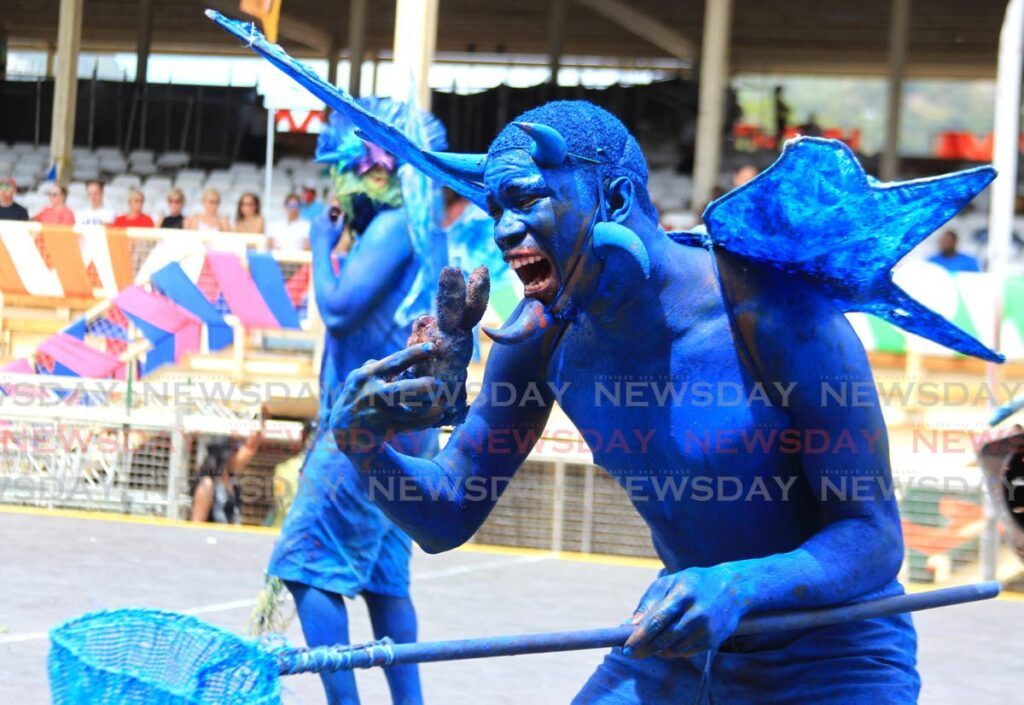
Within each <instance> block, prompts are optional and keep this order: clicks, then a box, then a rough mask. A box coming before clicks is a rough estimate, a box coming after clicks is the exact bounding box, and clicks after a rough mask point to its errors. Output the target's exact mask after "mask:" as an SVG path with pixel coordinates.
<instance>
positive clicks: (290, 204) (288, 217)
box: [270, 193, 309, 250]
mask: <svg viewBox="0 0 1024 705" xmlns="http://www.w3.org/2000/svg"><path fill="white" fill-rule="evenodd" d="M301 211H302V201H301V200H300V199H299V197H298V196H296V195H295V194H294V193H292V194H288V197H287V198H285V199H284V212H285V220H279V221H277V222H275V223H272V224H271V226H270V245H271V247H273V248H274V249H275V250H308V249H309V221H308V220H305V219H304V218H302V217H300V216H301Z"/></svg>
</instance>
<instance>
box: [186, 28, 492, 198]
mask: <svg viewBox="0 0 1024 705" xmlns="http://www.w3.org/2000/svg"><path fill="white" fill-rule="evenodd" d="M206 16H207V17H209V18H210V19H211V20H213V21H214V22H216V23H217V24H218V25H220V27H221V28H223V29H225V30H227V31H228V32H229V33H230V34H232V35H234V36H235V37H237V38H238V39H240V40H241V41H242V42H244V43H245V44H246V46H248V47H249V48H250V49H252V50H253V51H255V52H256V53H257V54H259V55H261V56H262V57H263V58H265V59H266V60H267V61H269V62H270V63H272V64H273V65H274V66H276V67H277V68H279V69H281V70H282V71H284V72H285V73H286V74H288V75H289V76H290V77H291V78H292V79H293V80H294V81H295V82H297V83H298V84H299V85H301V86H302V87H303V88H305V89H306V90H308V91H309V92H310V93H312V94H313V95H315V96H316V97H317V98H319V99H320V100H322V101H323V102H324V103H326V104H327V105H329V106H330V107H331V109H332V110H337V111H338V112H341V113H344V114H345V115H346V116H347V117H348V119H349V120H350V121H351V122H352V124H353V125H355V126H356V128H357V129H358V131H359V133H361V134H360V136H362V137H364V138H365V139H366V141H367V142H372V143H373V144H375V145H377V146H378V147H381V148H382V149H386V150H387V151H389V152H391V153H392V154H394V155H395V156H396V157H398V158H399V159H400V160H401V161H403V162H408V163H410V164H412V165H414V166H415V167H416V168H417V169H419V170H420V171H422V172H423V173H424V174H426V175H427V176H429V177H430V178H432V179H434V180H435V181H437V182H438V183H440V184H443V185H445V186H450V187H452V188H453V189H454V190H455V191H458V192H459V193H461V194H462V195H463V196H465V197H466V198H468V199H469V200H470V201H472V202H473V203H475V204H477V205H478V206H480V207H481V208H486V207H487V194H486V191H485V190H484V188H483V186H482V185H481V184H479V183H475V182H472V181H470V180H468V179H460V178H455V177H453V176H452V174H451V173H449V171H446V169H445V166H444V163H443V162H442V161H441V159H440V158H439V157H438V156H437V155H436V154H433V153H431V152H430V151H428V150H426V149H423V148H421V147H419V146H417V145H415V144H413V143H412V142H411V141H410V140H409V138H408V137H407V136H406V135H405V134H404V133H403V131H402V130H400V129H398V128H396V127H395V126H394V125H391V124H389V123H387V122H386V121H384V120H381V119H380V118H378V117H377V116H376V115H374V114H372V113H371V112H369V111H367V110H366V109H364V108H363V107H362V106H361V105H359V103H358V102H356V99H355V98H353V97H352V96H351V95H349V94H348V93H347V92H345V91H343V90H341V89H340V88H337V87H335V86H332V85H331V84H330V83H328V82H327V81H325V80H324V79H322V78H320V77H319V76H317V75H316V73H315V72H314V71H313V70H312V69H310V68H309V67H308V66H306V65H305V64H303V63H302V62H301V61H297V60H295V59H294V58H292V57H291V56H289V55H288V54H287V53H286V52H285V51H284V50H283V49H282V48H281V47H280V46H278V45H277V44H272V43H271V42H269V41H267V38H266V37H264V36H263V34H261V33H260V32H259V31H258V30H257V29H256V27H255V25H253V24H252V23H251V22H240V21H238V20H232V19H230V18H228V17H225V16H224V15H222V14H220V13H219V12H216V11H215V10H207V11H206Z"/></svg>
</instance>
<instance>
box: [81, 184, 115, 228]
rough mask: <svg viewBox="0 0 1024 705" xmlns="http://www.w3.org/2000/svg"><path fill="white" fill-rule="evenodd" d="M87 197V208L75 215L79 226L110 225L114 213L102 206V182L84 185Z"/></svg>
mask: <svg viewBox="0 0 1024 705" xmlns="http://www.w3.org/2000/svg"><path fill="white" fill-rule="evenodd" d="M85 193H86V194H87V195H88V196H89V207H88V208H86V209H85V210H83V211H79V212H78V213H75V222H76V223H78V224H79V225H110V224H111V223H113V222H114V211H113V210H112V209H110V208H104V206H103V182H102V181H89V182H87V183H86V184H85Z"/></svg>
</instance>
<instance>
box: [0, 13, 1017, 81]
mask: <svg viewBox="0 0 1024 705" xmlns="http://www.w3.org/2000/svg"><path fill="white" fill-rule="evenodd" d="M569 2H570V9H569V12H568V15H567V20H566V24H565V45H564V54H565V55H567V56H603V57H617V58H623V59H628V58H630V57H644V58H647V57H662V58H664V57H666V56H668V54H667V52H666V51H664V50H663V49H661V48H659V47H657V46H655V45H653V44H652V43H651V42H650V41H649V40H648V39H647V38H644V37H641V36H638V35H637V34H631V33H629V32H626V31H624V30H623V29H622V28H621V27H620V26H618V25H617V24H615V23H614V22H613V21H611V20H609V19H607V18H606V17H604V16H602V15H601V14H599V13H598V12H596V11H595V10H594V9H593V7H594V6H595V5H600V4H602V3H601V1H600V0H569ZM140 4H141V0H87V2H85V18H84V29H83V43H82V47H83V49H84V50H92V51H96V50H119V51H133V50H134V48H135V46H136V41H137V35H138V29H137V18H138V8H139V6H140ZM551 4H552V3H551V0H515V2H509V3H505V2H501V3H496V2H493V0H441V3H440V26H439V31H438V40H437V48H438V51H439V52H455V53H462V52H467V51H468V52H477V53H486V54H493V53H499V54H500V53H509V54H534V55H537V54H540V55H543V54H545V53H546V52H547V50H548V15H549V7H550V5H551ZM625 4H626V3H621V2H620V3H618V5H619V6H620V7H621V6H623V5H625ZM4 5H5V7H4V12H3V16H2V17H0V26H5V27H6V31H7V34H8V36H9V40H10V44H11V45H12V46H22V45H25V44H32V43H41V44H52V43H55V42H56V36H57V18H58V10H59V5H60V2H59V0H5V2H4ZM348 5H349V0H332V1H331V2H324V0H284V3H283V14H284V15H286V16H288V17H289V18H290V21H291V22H292V26H293V28H294V27H295V26H296V25H297V27H298V29H299V30H300V31H299V32H297V33H291V34H298V35H299V36H301V35H302V31H301V30H302V29H303V27H304V26H308V28H309V30H310V32H309V33H308V34H309V35H310V36H313V34H314V33H315V34H316V35H317V36H318V37H319V38H320V39H323V38H324V37H333V38H336V39H337V40H338V46H339V47H341V48H342V49H344V47H345V44H346V37H347V28H346V22H347V18H348ZM891 5H892V0H771V1H769V0H734V10H733V35H732V69H733V71H734V72H748V71H749V72H774V71H781V72H787V71H799V72H801V73H807V72H835V73H840V72H841V73H848V74H873V73H884V72H885V71H886V60H887V45H888V25H889V15H890V10H891ZM211 6H212V7H214V8H216V9H220V10H222V11H227V12H229V13H231V14H233V15H235V16H242V15H241V13H239V12H238V11H237V9H235V10H234V12H231V11H232V9H234V8H237V6H238V3H237V2H236V1H235V0H177V1H176V2H173V3H152V7H153V12H154V17H153V20H152V27H153V45H152V50H153V51H154V52H178V51H187V52H216V53H242V52H243V51H244V50H243V49H242V48H241V47H239V46H238V45H237V43H236V42H233V41H232V40H230V39H228V38H227V37H225V36H224V35H223V33H221V32H220V31H219V30H217V29H216V28H215V27H214V26H213V25H212V24H211V23H210V22H209V21H208V20H207V19H206V18H205V17H204V16H203V14H202V9H203V8H204V7H211ZM1005 6H1006V2H1005V0H972V2H964V1H963V0H930V1H929V2H928V3H915V4H914V7H913V10H912V13H911V28H910V46H909V54H908V64H907V73H908V74H910V75H918V76H920V75H931V76H991V75H994V73H995V64H996V48H997V45H998V37H999V28H1000V25H1001V23H1002V16H1003V12H1004V9H1005ZM628 7H629V8H633V9H635V10H637V11H640V12H641V13H643V14H645V15H647V16H648V17H649V18H651V19H654V20H656V21H657V23H658V24H659V25H660V26H662V27H664V28H667V29H671V30H674V31H675V32H677V33H679V34H680V35H682V37H683V38H685V39H689V40H690V41H691V42H692V43H693V45H694V46H696V47H698V48H699V46H700V35H701V30H702V22H703V14H704V2H672V3H667V2H664V1H663V0H629V2H628ZM394 12H395V2H394V0H381V1H375V2H371V3H370V10H369V13H368V14H369V20H368V27H367V48H368V50H369V51H370V52H378V53H383V54H384V55H385V56H387V55H388V52H389V51H390V49H391V45H392V40H393V26H394ZM282 33H283V30H282ZM282 44H283V45H284V46H285V47H286V48H287V49H288V50H289V51H292V52H294V53H297V54H299V55H304V56H323V53H322V52H321V51H317V50H313V49H311V48H309V47H304V46H303V45H302V44H301V43H299V42H296V41H295V40H294V39H291V38H284V39H283V40H282ZM313 45H314V46H315V45H316V42H314V43H313Z"/></svg>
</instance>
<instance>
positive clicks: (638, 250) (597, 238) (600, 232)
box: [594, 221, 651, 279]
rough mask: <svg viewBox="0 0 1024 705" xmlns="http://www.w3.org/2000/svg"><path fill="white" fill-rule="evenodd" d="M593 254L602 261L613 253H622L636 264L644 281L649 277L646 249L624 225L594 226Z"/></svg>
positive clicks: (648, 258) (648, 261)
mask: <svg viewBox="0 0 1024 705" xmlns="http://www.w3.org/2000/svg"><path fill="white" fill-rule="evenodd" d="M594 252H595V253H596V254H597V256H598V257H600V258H601V259H602V260H603V259H605V258H606V257H607V256H608V255H610V254H611V253H613V252H623V253H625V254H627V255H629V256H630V257H631V258H632V259H633V261H634V262H636V264H637V266H638V267H639V268H640V271H641V272H643V275H644V279H650V277H651V258H650V257H649V256H648V254H647V247H645V246H644V243H643V240H641V239H640V237H639V236H638V235H637V234H636V233H635V232H633V231H632V230H630V229H629V228H627V227H626V226H625V225H621V224H619V223H615V222H611V221H609V222H605V223H598V224H597V225H595V226H594Z"/></svg>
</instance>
